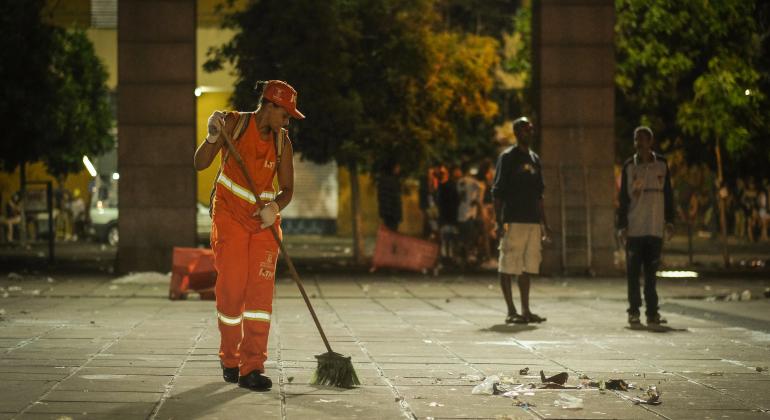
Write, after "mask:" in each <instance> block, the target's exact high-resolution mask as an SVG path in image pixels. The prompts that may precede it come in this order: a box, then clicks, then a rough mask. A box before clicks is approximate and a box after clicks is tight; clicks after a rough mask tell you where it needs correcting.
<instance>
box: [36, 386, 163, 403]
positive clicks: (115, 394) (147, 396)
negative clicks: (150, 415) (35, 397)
mask: <svg viewBox="0 0 770 420" xmlns="http://www.w3.org/2000/svg"><path fill="white" fill-rule="evenodd" d="M148 391H149V390H148ZM162 395H163V394H162V393H159V392H132V391H106V392H105V391H100V390H99V391H97V390H79V391H66V390H59V389H58V388H57V389H55V390H53V391H52V392H51V393H49V394H48V395H46V396H45V398H44V399H43V401H44V402H54V401H55V402H105V403H150V402H156V401H159V400H160V397H161V396H162Z"/></svg>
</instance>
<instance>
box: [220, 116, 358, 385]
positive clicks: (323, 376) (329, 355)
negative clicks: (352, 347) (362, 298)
mask: <svg viewBox="0 0 770 420" xmlns="http://www.w3.org/2000/svg"><path fill="white" fill-rule="evenodd" d="M221 133H222V134H223V135H224V136H223V137H224V139H225V145H226V146H227V150H228V151H229V152H230V154H231V155H233V157H234V158H235V161H236V162H237V163H238V167H240V169H241V172H243V176H244V177H245V178H246V182H248V183H249V189H251V193H252V194H254V197H255V198H256V200H255V201H256V204H257V207H259V208H260V210H261V209H262V207H264V204H262V201H261V200H259V192H257V188H256V187H255V186H254V181H253V180H252V179H251V176H250V175H249V171H248V170H246V165H245V164H244V163H243V158H242V157H241V154H240V153H238V150H237V149H236V148H235V146H233V142H232V139H231V138H230V133H228V132H227V130H224V129H223V130H221ZM277 135H278V134H276V136H277ZM270 232H272V234H273V238H275V241H276V242H277V243H278V249H280V251H281V255H283V258H284V259H285V260H286V264H287V265H288V266H289V273H290V274H291V277H292V278H293V279H294V282H295V283H297V287H298V288H299V291H300V293H301V294H302V298H303V299H304V300H305V304H307V308H308V309H309V310H310V315H312V316H313V321H314V322H315V326H316V327H317V328H318V332H319V333H321V338H322V339H323V342H324V345H326V350H327V352H326V353H323V354H319V355H316V356H315V358H316V359H317V360H318V366H316V370H315V373H313V378H312V379H311V381H310V383H311V384H313V385H331V386H336V387H339V388H353V387H354V386H355V385H360V384H361V382H360V381H359V380H358V375H356V371H355V369H353V362H352V361H351V360H350V356H347V357H346V356H343V355H341V354H339V353H336V352H334V351H333V350H332V347H331V346H330V345H329V340H328V339H327V338H326V334H324V330H323V328H321V323H320V322H319V321H318V317H317V316H316V314H315V310H313V305H311V304H310V299H309V298H308V297H307V292H305V286H303V285H302V280H300V278H299V274H297V270H296V269H295V268H294V263H293V262H292V261H291V257H289V254H288V253H287V252H286V249H284V247H283V242H282V241H281V238H280V237H279V236H278V231H276V230H275V225H271V226H270Z"/></svg>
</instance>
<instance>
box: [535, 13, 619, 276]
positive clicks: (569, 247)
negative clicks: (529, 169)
mask: <svg viewBox="0 0 770 420" xmlns="http://www.w3.org/2000/svg"><path fill="white" fill-rule="evenodd" d="M614 24H615V8H614V1H613V0H536V1H535V2H534V4H533V31H532V36H533V51H534V57H533V62H534V71H533V84H534V94H535V107H536V108H535V109H536V110H537V115H536V121H535V126H536V127H537V128H538V135H539V138H538V141H539V144H540V151H541V153H540V154H541V158H542V161H543V166H544V170H543V171H544V176H545V182H546V196H545V205H546V215H547V217H548V220H549V223H550V225H551V226H552V228H553V229H554V230H555V231H558V233H556V234H554V238H553V239H554V240H553V243H552V244H551V245H550V246H547V247H546V249H545V252H544V255H543V258H544V260H543V271H544V272H547V273H551V274H554V273H560V272H561V273H565V272H566V273H577V272H586V271H589V270H590V271H592V272H595V273H598V274H610V273H613V272H615V270H614V266H613V251H614V249H615V241H614V236H613V232H614V205H613V199H614V194H615V187H614V172H613V164H614V161H615V146H614V120H615V115H614V114H615V110H614V107H615V97H614V92H615V85H614V74H615V49H614V42H613V37H614ZM562 235H564V237H563V236H562ZM589 243H590V247H588V246H587V244H589ZM565 245H566V246H565ZM565 263H566V264H565Z"/></svg>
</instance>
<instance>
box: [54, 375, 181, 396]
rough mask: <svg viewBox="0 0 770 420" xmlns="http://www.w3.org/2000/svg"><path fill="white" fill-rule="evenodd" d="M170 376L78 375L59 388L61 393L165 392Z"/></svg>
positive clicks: (61, 384)
mask: <svg viewBox="0 0 770 420" xmlns="http://www.w3.org/2000/svg"><path fill="white" fill-rule="evenodd" d="M170 380H171V378H170V377H168V376H141V375H110V374H101V375H88V374H85V375H84V374H76V375H75V376H72V377H70V378H67V380H65V381H62V382H60V383H59V385H58V386H57V388H56V389H57V390H60V391H86V390H87V391H98V392H161V393H162V392H164V391H165V390H166V385H167V384H168V383H169V381H170Z"/></svg>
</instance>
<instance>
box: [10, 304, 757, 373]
mask: <svg viewBox="0 0 770 420" xmlns="http://www.w3.org/2000/svg"><path fill="white" fill-rule="evenodd" d="M0 315H1V314H0ZM755 369H756V370H757V372H767V366H757V367H756V368H755Z"/></svg>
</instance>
